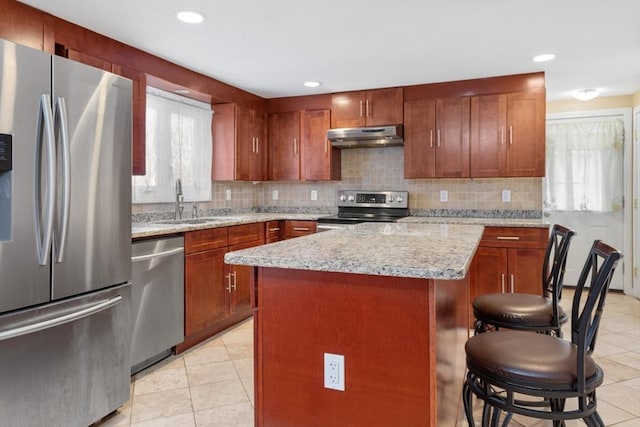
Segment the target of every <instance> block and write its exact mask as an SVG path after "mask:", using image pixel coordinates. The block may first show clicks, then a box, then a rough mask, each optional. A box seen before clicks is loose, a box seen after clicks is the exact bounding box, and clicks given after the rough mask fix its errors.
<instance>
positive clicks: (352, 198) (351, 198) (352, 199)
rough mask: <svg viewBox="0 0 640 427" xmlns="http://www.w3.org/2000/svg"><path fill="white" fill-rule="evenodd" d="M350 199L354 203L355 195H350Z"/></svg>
mask: <svg viewBox="0 0 640 427" xmlns="http://www.w3.org/2000/svg"><path fill="white" fill-rule="evenodd" d="M348 199H349V201H350V202H353V201H354V200H355V199H356V198H355V197H353V194H349V197H348Z"/></svg>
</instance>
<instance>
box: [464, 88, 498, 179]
mask: <svg viewBox="0 0 640 427" xmlns="http://www.w3.org/2000/svg"><path fill="white" fill-rule="evenodd" d="M506 121H507V96H506V95H486V96H474V97H472V98H471V130H470V132H471V135H470V151H471V176H472V177H474V178H491V177H504V176H506V166H507V145H506V144H507V129H506Z"/></svg>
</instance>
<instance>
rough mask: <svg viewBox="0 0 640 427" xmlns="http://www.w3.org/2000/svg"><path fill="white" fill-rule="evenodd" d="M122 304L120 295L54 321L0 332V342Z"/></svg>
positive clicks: (45, 321) (49, 320)
mask: <svg viewBox="0 0 640 427" xmlns="http://www.w3.org/2000/svg"><path fill="white" fill-rule="evenodd" d="M120 302H122V296H120V295H118V296H117V297H114V298H110V299H107V300H103V301H100V302H98V303H97V304H93V305H91V306H90V307H87V308H83V309H82V310H78V311H74V312H73V313H69V314H65V315H63V316H60V317H56V318H53V319H48V320H43V321H41V322H36V323H32V324H30V325H25V326H21V327H18V328H14V329H9V330H6V331H3V332H0V341H4V340H8V339H9V338H15V337H20V336H22V335H28V334H32V333H34V332H38V331H42V330H44V329H50V328H53V327H54V326H60V325H64V324H65V323H70V322H73V321H75V320H78V319H82V318H83V317H88V316H91V315H94V314H96V313H99V312H101V311H104V310H106V309H108V308H111V307H113V306H115V305H118V304H120Z"/></svg>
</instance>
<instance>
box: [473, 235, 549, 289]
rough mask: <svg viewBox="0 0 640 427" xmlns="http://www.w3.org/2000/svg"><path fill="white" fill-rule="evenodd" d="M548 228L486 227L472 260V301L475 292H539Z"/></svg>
mask: <svg viewBox="0 0 640 427" xmlns="http://www.w3.org/2000/svg"><path fill="white" fill-rule="evenodd" d="M548 239H549V230H548V229H547V228H528V227H485V231H484V234H483V236H482V240H481V241H480V245H479V247H478V250H477V251H476V255H475V257H474V259H473V262H472V263H471V267H470V271H469V275H470V286H471V301H473V299H474V298H475V297H477V296H478V295H482V294H487V293H500V292H517V293H529V294H537V295H542V265H543V263H544V254H545V249H546V246H547V241H548Z"/></svg>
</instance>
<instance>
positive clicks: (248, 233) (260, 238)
mask: <svg viewBox="0 0 640 427" xmlns="http://www.w3.org/2000/svg"><path fill="white" fill-rule="evenodd" d="M250 242H260V243H262V242H264V225H263V223H262V222H254V223H252V224H242V225H234V226H231V227H229V246H233V245H239V244H242V243H250Z"/></svg>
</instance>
